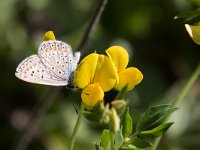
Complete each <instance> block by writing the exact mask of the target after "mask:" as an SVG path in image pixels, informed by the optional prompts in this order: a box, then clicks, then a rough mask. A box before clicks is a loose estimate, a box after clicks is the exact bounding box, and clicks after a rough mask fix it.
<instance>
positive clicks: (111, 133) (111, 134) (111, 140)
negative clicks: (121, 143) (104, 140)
mask: <svg viewBox="0 0 200 150" xmlns="http://www.w3.org/2000/svg"><path fill="white" fill-rule="evenodd" d="M109 135H110V149H111V150H115V144H114V135H113V132H112V131H110V134H109Z"/></svg>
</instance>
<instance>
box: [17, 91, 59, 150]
mask: <svg viewBox="0 0 200 150" xmlns="http://www.w3.org/2000/svg"><path fill="white" fill-rule="evenodd" d="M60 89H61V87H50V88H48V89H47V91H46V92H45V93H44V94H43V96H42V97H41V99H40V101H41V102H40V103H39V104H38V106H37V107H36V109H35V111H34V114H33V116H32V118H31V119H30V121H29V122H28V123H27V125H26V127H25V129H24V131H23V133H22V134H21V135H20V137H19V140H18V141H17V142H16V144H15V145H14V146H13V149H15V150H25V149H26V148H27V146H28V144H29V142H30V141H31V140H32V137H33V136H34V132H35V131H36V129H37V126H38V123H39V121H40V120H41V118H42V117H43V116H44V114H45V112H46V111H47V110H48V108H49V107H50V106H51V104H52V102H53V100H54V99H55V97H56V95H57V94H58V93H59V91H60Z"/></svg>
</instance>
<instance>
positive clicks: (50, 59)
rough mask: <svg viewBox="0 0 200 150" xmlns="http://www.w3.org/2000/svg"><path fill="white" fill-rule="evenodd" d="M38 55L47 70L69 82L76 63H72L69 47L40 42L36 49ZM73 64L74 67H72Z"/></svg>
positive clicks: (54, 41) (59, 43) (61, 44)
mask: <svg viewBox="0 0 200 150" xmlns="http://www.w3.org/2000/svg"><path fill="white" fill-rule="evenodd" d="M38 55H39V57H40V58H41V61H42V62H43V64H45V66H46V67H47V68H49V70H51V71H52V72H53V73H55V74H56V75H57V76H59V77H60V78H62V79H65V80H69V78H70V76H71V74H72V73H73V71H74V70H75V68H76V66H77V63H78V62H74V61H73V60H74V56H73V53H72V49H71V47H70V46H69V45H68V44H66V43H64V42H61V41H56V40H50V41H44V42H42V43H41V45H40V47H39V49H38ZM73 63H74V65H75V67H74V65H72V64H73Z"/></svg>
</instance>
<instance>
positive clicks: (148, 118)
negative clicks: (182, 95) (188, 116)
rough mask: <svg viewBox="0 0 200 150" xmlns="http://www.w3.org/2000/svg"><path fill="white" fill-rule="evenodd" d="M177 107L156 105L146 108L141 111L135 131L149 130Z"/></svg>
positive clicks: (160, 122)
mask: <svg viewBox="0 0 200 150" xmlns="http://www.w3.org/2000/svg"><path fill="white" fill-rule="evenodd" d="M176 109H177V108H172V107H171V105H158V106H153V107H150V108H148V109H147V110H146V111H145V112H144V113H142V114H141V115H140V117H139V119H138V122H137V124H136V131H137V132H141V131H144V130H151V129H153V128H154V127H155V126H158V125H160V124H162V123H163V121H164V119H166V118H167V117H168V116H169V115H170V114H171V113H172V112H174V111H175V110H176Z"/></svg>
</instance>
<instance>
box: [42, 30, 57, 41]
mask: <svg viewBox="0 0 200 150" xmlns="http://www.w3.org/2000/svg"><path fill="white" fill-rule="evenodd" d="M48 40H56V38H55V35H54V33H53V31H48V32H46V33H45V34H44V37H43V41H48Z"/></svg>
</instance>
